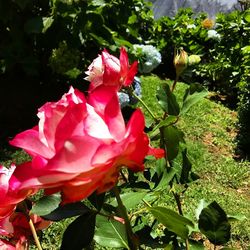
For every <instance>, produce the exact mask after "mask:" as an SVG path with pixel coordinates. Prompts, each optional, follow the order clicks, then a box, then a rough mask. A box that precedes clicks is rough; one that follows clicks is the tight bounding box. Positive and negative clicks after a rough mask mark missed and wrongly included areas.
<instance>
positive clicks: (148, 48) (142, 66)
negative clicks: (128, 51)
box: [133, 44, 161, 73]
mask: <svg viewBox="0 0 250 250" xmlns="http://www.w3.org/2000/svg"><path fill="white" fill-rule="evenodd" d="M133 53H134V55H135V56H136V57H137V58H138V60H139V71H140V72H141V73H149V72H151V71H152V70H153V69H155V68H156V67H157V66H158V65H159V64H160V63H161V54H160V52H159V51H158V50H157V49H156V48H155V47H154V46H152V45H140V44H135V45H134V46H133Z"/></svg>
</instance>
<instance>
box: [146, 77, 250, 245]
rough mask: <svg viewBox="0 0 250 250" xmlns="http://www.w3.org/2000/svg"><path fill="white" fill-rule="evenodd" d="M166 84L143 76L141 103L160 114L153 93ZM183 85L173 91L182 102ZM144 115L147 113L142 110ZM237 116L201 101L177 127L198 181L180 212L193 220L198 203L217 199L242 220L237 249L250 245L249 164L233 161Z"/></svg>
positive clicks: (235, 234) (235, 228)
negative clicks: (142, 100) (183, 133)
mask: <svg viewBox="0 0 250 250" xmlns="http://www.w3.org/2000/svg"><path fill="white" fill-rule="evenodd" d="M163 82H166V81H163V80H160V79H159V78H158V77H156V76H150V77H142V84H143V96H144V101H145V102H146V103H147V104H148V105H149V106H150V108H151V109H152V110H153V111H154V112H155V113H157V114H160V113H161V112H160V111H159V107H158V104H157V100H156V98H155V92H156V89H157V87H158V86H159V84H161V83H163ZM186 88H187V85H186V84H183V83H178V84H177V88H176V90H175V92H176V95H177V99H178V100H179V101H181V96H182V95H183V93H184V91H185V89H186ZM145 112H146V111H145ZM236 122H237V114H236V112H234V111H231V110H229V109H228V108H226V107H224V106H222V105H221V104H218V103H215V102H212V101H210V100H209V96H208V98H204V99H203V100H202V101H200V102H199V103H198V104H196V105H195V106H193V107H192V108H191V109H190V110H189V111H188V113H186V114H185V115H184V116H183V117H182V119H181V120H180V122H179V123H178V126H179V127H180V128H181V129H182V130H183V131H184V132H185V140H186V143H187V145H188V154H189V158H190V160H191V161H192V164H193V166H192V167H193V170H194V172H196V173H197V174H198V175H199V176H200V179H199V180H198V181H196V182H193V183H192V184H191V185H190V187H189V188H188V190H187V191H186V193H185V197H184V199H183V209H184V212H185V213H186V214H189V215H191V216H192V217H194V211H195V209H196V208H197V206H198V204H199V201H200V200H201V199H205V200H206V201H208V202H212V201H214V200H216V201H217V202H218V203H219V204H220V205H221V206H222V207H223V209H224V210H225V211H226V212H227V213H228V214H231V215H237V214H241V215H244V216H245V217H246V219H244V220H243V221H237V222H234V223H233V224H232V240H231V242H230V243H229V245H230V246H231V247H235V248H236V249H248V247H249V246H250V210H249V207H250V193H249V187H250V163H249V162H247V161H245V162H241V161H239V160H235V157H237V156H235V155H234V149H235V141H234V138H235V135H236V133H237V131H236V126H235V125H236Z"/></svg>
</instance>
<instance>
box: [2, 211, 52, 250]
mask: <svg viewBox="0 0 250 250" xmlns="http://www.w3.org/2000/svg"><path fill="white" fill-rule="evenodd" d="M30 219H31V220H32V222H33V225H34V227H35V229H36V231H38V230H42V229H44V228H47V227H48V226H49V225H50V224H51V222H50V221H45V220H43V219H42V218H41V217H39V216H37V215H31V216H30ZM0 235H3V236H5V240H3V241H2V242H1V241H0V246H1V244H2V246H1V247H2V248H0V249H5V248H4V247H6V249H20V250H21V249H22V250H24V249H28V245H29V238H30V237H31V236H32V232H31V230H30V225H29V221H28V218H27V216H26V215H25V214H24V213H21V212H13V213H12V214H11V215H9V216H7V217H5V218H2V219H0ZM7 247H9V248H7Z"/></svg>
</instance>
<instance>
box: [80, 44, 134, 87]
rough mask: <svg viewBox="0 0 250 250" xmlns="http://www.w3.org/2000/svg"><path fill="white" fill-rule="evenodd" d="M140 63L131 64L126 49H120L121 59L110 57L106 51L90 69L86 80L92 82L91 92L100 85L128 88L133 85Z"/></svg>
mask: <svg viewBox="0 0 250 250" xmlns="http://www.w3.org/2000/svg"><path fill="white" fill-rule="evenodd" d="M137 65H138V62H137V61H136V62H134V63H133V64H132V65H130V64H129V59H128V54H127V52H126V50H125V48H123V47H122V48H121V49H120V58H119V59H118V58H117V57H115V56H113V55H110V54H109V53H108V51H107V50H104V51H103V52H102V54H101V55H99V56H98V57H97V58H96V59H95V60H94V61H93V62H92V63H91V65H90V66H89V67H88V71H86V72H85V73H86V74H87V75H88V76H87V77H86V78H85V79H86V80H88V81H90V89H89V90H90V91H92V90H93V89H95V88H97V87H98V86H100V85H105V86H116V88H117V89H118V90H119V89H120V88H121V87H127V86H129V85H131V84H132V82H133V80H134V76H135V75H136V73H137Z"/></svg>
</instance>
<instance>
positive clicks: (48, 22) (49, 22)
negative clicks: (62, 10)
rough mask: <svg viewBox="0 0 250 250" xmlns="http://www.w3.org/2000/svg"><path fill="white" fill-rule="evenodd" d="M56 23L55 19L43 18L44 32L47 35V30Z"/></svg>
mask: <svg viewBox="0 0 250 250" xmlns="http://www.w3.org/2000/svg"><path fill="white" fill-rule="evenodd" d="M53 22H54V18H53V17H43V30H42V32H43V33H45V32H46V31H47V29H48V28H49V27H50V26H51V25H52V23H53Z"/></svg>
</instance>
